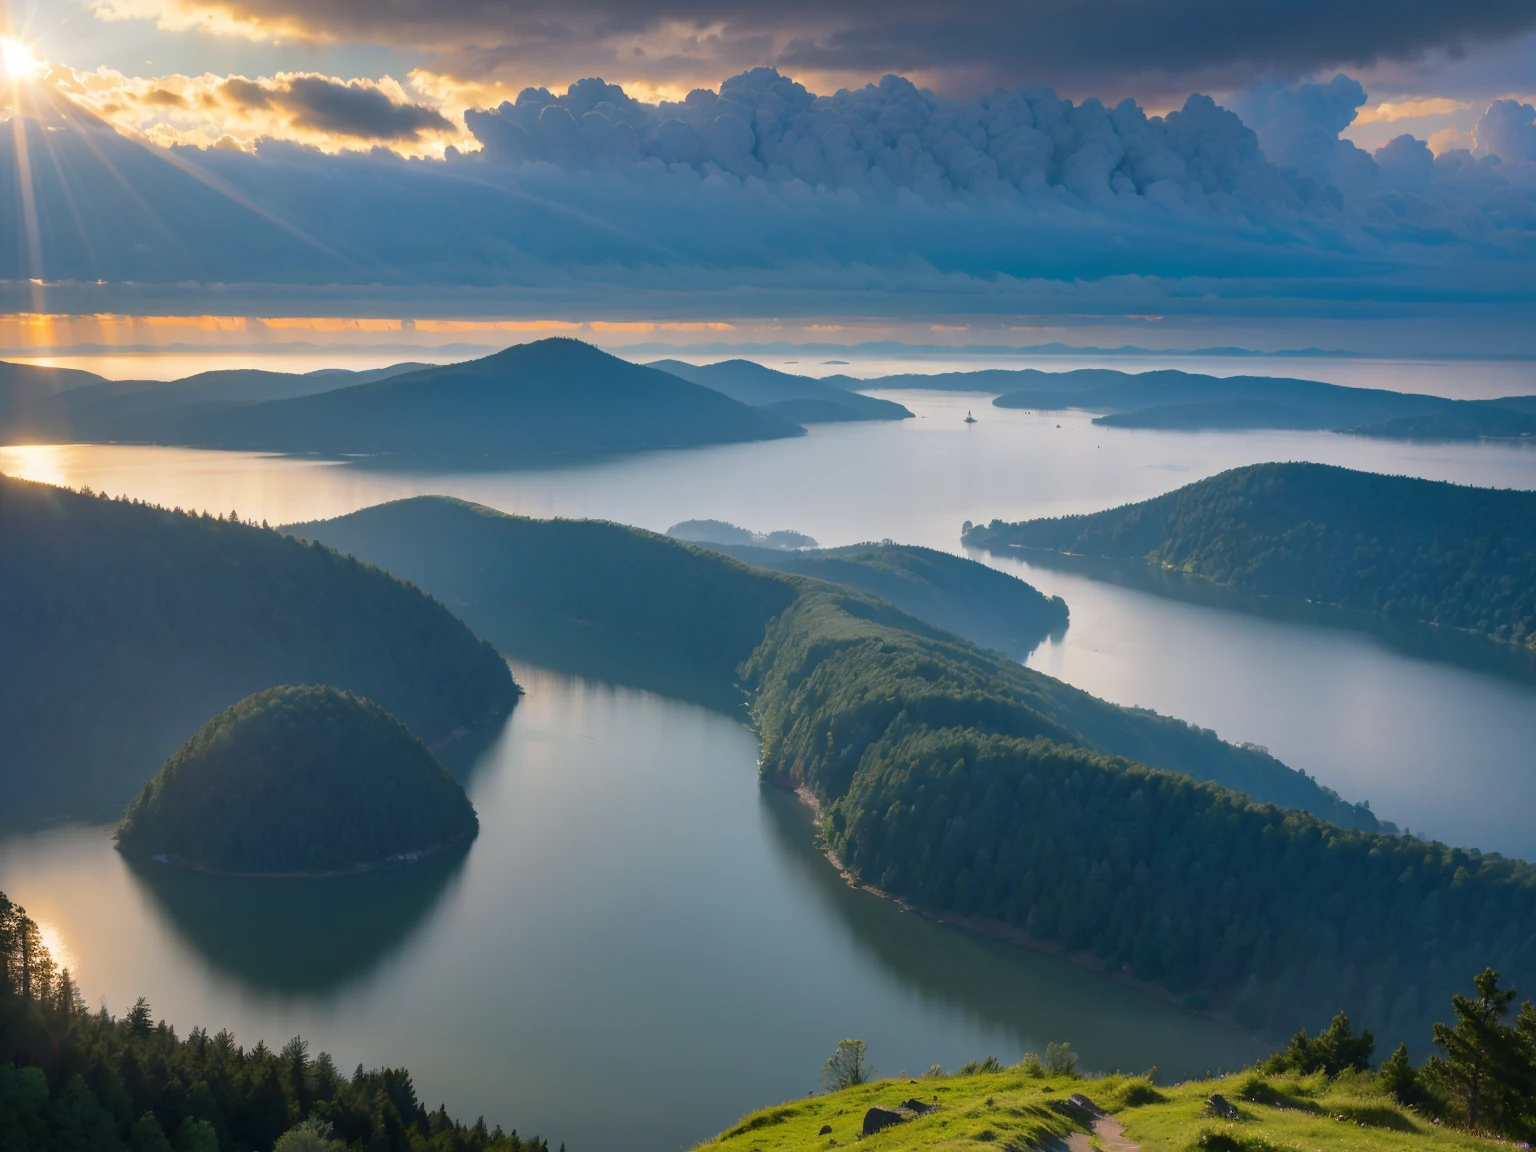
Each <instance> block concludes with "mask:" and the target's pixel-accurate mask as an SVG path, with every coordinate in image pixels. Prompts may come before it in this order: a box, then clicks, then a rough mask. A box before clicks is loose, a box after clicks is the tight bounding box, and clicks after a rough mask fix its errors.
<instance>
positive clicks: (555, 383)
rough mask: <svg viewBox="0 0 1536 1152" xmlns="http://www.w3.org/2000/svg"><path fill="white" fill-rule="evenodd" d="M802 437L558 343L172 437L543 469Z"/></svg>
mask: <svg viewBox="0 0 1536 1152" xmlns="http://www.w3.org/2000/svg"><path fill="white" fill-rule="evenodd" d="M800 435H804V432H803V430H802V429H801V428H800V427H799V426H798V425H796V424H793V423H791V422H790V421H788V420H785V419H783V418H781V417H779V416H775V415H773V414H772V413H769V412H765V411H762V410H761V409H758V408H752V407H749V406H748V405H745V404H741V403H738V402H737V401H735V400H732V399H731V398H730V397H728V396H723V395H721V394H720V393H719V392H716V391H714V390H713V389H710V388H704V387H701V386H699V385H697V384H691V383H689V382H688V381H686V380H682V379H680V378H678V377H676V376H673V375H672V374H671V373H669V372H662V371H659V370H658V369H655V368H646V367H642V366H641V365H638V364H631V363H629V362H628V361H627V360H621V359H619V358H618V357H617V356H610V355H609V354H608V353H606V352H603V351H600V350H599V349H597V348H594V347H592V346H591V345H590V344H583V343H581V342H580V341H578V340H570V339H565V338H554V339H549V340H539V341H536V342H534V343H531V344H519V345H514V346H513V347H511V348H508V349H506V350H505V351H502V352H498V353H496V354H495V355H493V356H486V357H484V358H482V359H479V360H470V361H467V362H465V363H462V364H449V365H444V366H442V367H434V368H426V369H422V370H420V371H416V372H408V373H405V374H404V375H401V376H393V377H390V378H388V379H384V380H376V381H374V382H372V383H368V384H359V385H355V386H353V387H350V388H339V389H335V390H333V391H327V392H321V393H319V394H317V395H311V396H300V397H296V398H293V399H289V400H276V401H271V402H268V403H265V404H256V405H251V406H247V407H241V408H238V409H229V410H224V411H218V412H211V413H207V414H204V415H197V416H192V417H190V418H188V419H187V420H185V421H181V422H179V423H178V424H177V425H176V427H175V428H174V429H172V430H171V435H170V439H171V441H172V442H174V443H181V444H189V445H194V446H197V447H205V448H227V449H244V450H255V451H275V452H309V453H317V454H320V455H329V456H342V455H359V456H363V455H366V456H389V457H403V458H435V459H438V460H445V461H446V460H453V461H461V462H462V461H467V460H475V461H487V462H494V463H498V464H512V465H540V464H554V463H559V462H562V461H570V460H581V459H590V458H594V457H601V456H611V455H616V454H620V453H626V452H640V451H646V450H652V449H660V448H689V447H696V446H699V445H704V444H728V443H739V442H743V441H750V440H774V439H779V438H781V437H785V436H800Z"/></svg>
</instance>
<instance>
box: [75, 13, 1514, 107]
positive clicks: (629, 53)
mask: <svg viewBox="0 0 1536 1152" xmlns="http://www.w3.org/2000/svg"><path fill="white" fill-rule="evenodd" d="M95 11H96V13H97V14H98V15H99V16H102V17H104V18H107V19H151V20H154V21H155V22H156V23H157V24H159V26H161V27H162V28H167V29H178V30H185V29H198V30H202V31H209V32H214V33H221V34H227V35H242V36H248V37H250V38H253V39H261V40H266V39H271V38H273V37H282V38H307V39H310V40H316V41H339V42H356V43H384V44H389V45H394V46H399V47H408V48H416V49H425V50H433V51H436V52H437V53H438V54H439V60H438V66H437V67H436V70H438V71H451V72H454V73H455V74H457V75H462V76H486V75H491V74H498V73H499V74H502V75H507V74H513V73H515V74H516V75H518V76H519V77H522V78H523V79H524V80H525V81H529V80H531V81H533V82H537V83H551V82H554V81H555V80H556V79H557V78H558V77H559V76H560V75H562V74H563V75H567V76H568V75H570V74H571V73H572V72H573V71H576V72H587V73H589V74H590V73H593V72H602V73H604V74H606V75H608V76H609V77H610V78H612V79H615V80H621V81H625V82H643V83H646V84H649V85H651V86H653V87H666V86H668V85H670V86H671V87H673V88H674V89H675V88H676V87H677V85H678V84H679V83H684V84H685V85H686V82H688V81H691V80H696V79H697V78H698V77H700V76H701V75H704V74H706V73H707V71H708V70H709V69H722V68H741V67H748V66H752V65H775V66H779V67H784V68H791V69H794V70H796V71H797V72H798V73H800V74H801V75H807V76H812V77H817V78H832V77H837V78H841V79H845V80H847V79H853V78H864V77H869V76H875V75H879V74H881V73H883V72H886V71H902V72H908V73H913V74H917V75H920V76H921V77H922V78H924V79H927V80H930V81H933V82H936V83H939V84H940V87H941V88H943V89H945V90H953V89H954V87H955V85H958V84H974V85H978V86H981V85H991V84H994V83H1000V84H1006V85H1013V84H1017V83H1019V82H1020V81H1022V80H1025V79H1030V80H1039V81H1042V82H1046V83H1053V84H1057V85H1067V86H1071V87H1074V88H1078V89H1081V88H1082V87H1083V86H1084V85H1088V84H1093V83H1104V82H1110V83H1119V82H1123V81H1124V80H1126V78H1128V77H1141V78H1143V81H1144V82H1146V83H1166V84H1167V85H1168V86H1169V87H1168V90H1171V89H1172V87H1176V86H1178V85H1188V84H1192V83H1199V84H1201V85H1204V86H1212V87H1218V88H1233V87H1237V86H1240V85H1241V84H1242V83H1245V82H1247V81H1248V80H1249V79H1251V78H1252V77H1253V76H1254V75H1255V74H1256V73H1257V74H1275V75H1280V76H1297V75H1306V74H1310V73H1312V72H1315V71H1317V70H1319V69H1322V68H1328V67H1332V66H1338V65H1350V66H1353V67H1362V66H1366V65H1369V64H1372V63H1375V62H1378V61H1412V60H1415V59H1419V58H1421V57H1422V56H1423V55H1424V54H1425V53H1427V52H1433V51H1437V50H1449V51H1451V52H1453V53H1455V52H1460V51H1462V50H1463V49H1465V48H1468V47H1470V46H1476V45H1480V44H1487V43H1489V42H1491V41H1495V40H1498V39H1501V38H1504V39H1507V38H1508V37H1510V36H1513V35H1515V34H1518V33H1520V32H1522V31H1524V30H1528V29H1531V28H1533V27H1536V9H1533V8H1532V6H1531V5H1530V3H1529V2H1528V0H1481V2H1480V3H1477V4H1447V3H1445V2H1444V0H1393V2H1390V3H1389V2H1388V0H1361V2H1359V3H1356V4H1351V5H1346V6H1342V7H1341V6H1340V5H1338V4H1336V3H1332V2H1331V0H1250V2H1248V3H1230V2H1223V3H1215V2H1212V0H1080V2H1077V3H1073V4H1062V3H1059V2H1058V0H1024V2H1020V0H974V2H972V3H969V4H964V5H948V6H938V5H934V4H932V3H931V0H879V2H878V3H876V2H874V0H854V2H850V3H844V4H838V5H828V4H825V3H822V2H821V0H779V2H778V3H775V4H771V5H764V4H761V3H757V2H755V0H752V2H748V0H520V2H519V3H517V4H515V5H511V4H486V3H484V2H483V0H431V2H430V3H428V2H426V0H399V2H396V3H390V4H385V5H380V4H377V3H374V2H372V0H331V2H328V3H326V4H323V5H316V4H311V3H307V2H305V0H101V2H100V3H98V4H97V5H96V7H95ZM713 74H714V75H719V74H720V72H719V71H714V72H713ZM1184 91H1188V87H1185V88H1184Z"/></svg>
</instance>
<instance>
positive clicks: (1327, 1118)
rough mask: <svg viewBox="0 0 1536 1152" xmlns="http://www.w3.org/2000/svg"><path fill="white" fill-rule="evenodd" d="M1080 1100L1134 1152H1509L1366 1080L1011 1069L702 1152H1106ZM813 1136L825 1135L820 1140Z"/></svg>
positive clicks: (912, 1088) (874, 1096)
mask: <svg viewBox="0 0 1536 1152" xmlns="http://www.w3.org/2000/svg"><path fill="white" fill-rule="evenodd" d="M1075 1093H1080V1094H1081V1095H1083V1096H1086V1097H1087V1098H1088V1099H1090V1100H1092V1101H1093V1102H1094V1104H1096V1105H1097V1106H1098V1107H1099V1108H1101V1109H1103V1110H1104V1111H1105V1112H1108V1113H1110V1114H1111V1115H1112V1116H1113V1118H1114V1119H1116V1120H1118V1121H1119V1122H1120V1123H1122V1124H1124V1125H1125V1137H1124V1138H1125V1139H1126V1140H1129V1141H1132V1142H1133V1143H1135V1144H1138V1145H1140V1147H1141V1149H1142V1152H1315V1150H1318V1149H1339V1150H1340V1152H1398V1150H1401V1149H1410V1148H1411V1149H1419V1150H1424V1152H1430V1150H1434V1152H1459V1150H1468V1152H1470V1150H1472V1149H1478V1150H1492V1149H1496V1148H1497V1149H1508V1148H1509V1147H1511V1145H1509V1144H1506V1143H1501V1142H1499V1141H1495V1140H1487V1139H1481V1138H1478V1137H1474V1136H1470V1135H1468V1134H1466V1133H1463V1132H1460V1131H1458V1130H1455V1129H1451V1128H1444V1127H1441V1126H1439V1125H1436V1124H1433V1123H1431V1122H1430V1121H1428V1120H1426V1119H1424V1118H1422V1117H1420V1116H1418V1115H1417V1114H1416V1113H1414V1112H1413V1111H1411V1110H1410V1109H1406V1108H1403V1107H1400V1106H1399V1105H1398V1104H1397V1103H1396V1102H1395V1101H1393V1100H1392V1099H1391V1098H1389V1097H1387V1096H1386V1095H1384V1094H1383V1093H1382V1092H1380V1090H1378V1089H1377V1088H1376V1084H1375V1078H1374V1077H1371V1076H1361V1077H1354V1076H1350V1075H1348V1074H1346V1075H1344V1076H1341V1077H1339V1078H1338V1079H1337V1080H1335V1081H1333V1082H1332V1083H1329V1082H1327V1081H1326V1080H1325V1079H1324V1078H1323V1077H1322V1076H1321V1074H1319V1075H1316V1076H1308V1077H1303V1078H1296V1077H1291V1076H1267V1077H1266V1076H1260V1075H1256V1074H1255V1073H1252V1072H1243V1073H1239V1074H1237V1075H1235V1076H1227V1077H1222V1078H1220V1079H1215V1080H1196V1081H1190V1082H1188V1083H1185V1084H1178V1085H1174V1086H1172V1087H1162V1086H1157V1087H1154V1086H1153V1085H1152V1084H1151V1083H1149V1082H1148V1081H1147V1080H1146V1079H1144V1078H1141V1077H1124V1076H1108V1077H1104V1078H1102V1079H1097V1080H1075V1079H1069V1078H1066V1077H1047V1078H1043V1079H1037V1078H1035V1077H1032V1076H1030V1075H1028V1074H1027V1073H1026V1072H1024V1071H1023V1070H1022V1069H1020V1068H1011V1069H1005V1070H1004V1071H1002V1072H995V1073H987V1074H982V1075H976V1076H950V1077H944V1078H942V1079H926V1078H924V1079H918V1080H912V1079H898V1080H880V1081H876V1082H875V1083H873V1084H866V1085H862V1086H861V1087H858V1088H849V1089H847V1090H845V1091H842V1092H835V1093H831V1094H829V1095H825V1096H811V1097H807V1098H806V1099H803V1100H794V1101H789V1102H787V1103H784V1104H781V1105H778V1106H776V1107H773V1108H765V1109H763V1110H762V1111H760V1112H753V1113H752V1114H751V1115H748V1116H744V1117H742V1119H741V1121H740V1122H739V1123H737V1124H736V1125H735V1126H733V1127H732V1128H730V1129H728V1130H727V1131H725V1132H722V1133H720V1135H718V1136H716V1137H715V1138H714V1139H713V1140H711V1141H708V1142H706V1144H705V1145H701V1147H708V1148H710V1149H721V1150H722V1152H723V1150H730V1152H793V1150H796V1149H824V1148H843V1147H847V1146H849V1145H852V1144H858V1145H859V1146H860V1148H861V1149H867V1150H868V1152H907V1150H915V1149H961V1148H967V1149H969V1148H974V1149H983V1148H987V1149H992V1150H994V1152H1003V1150H1005V1149H1012V1150H1016V1152H1024V1150H1025V1149H1041V1148H1045V1147H1046V1146H1048V1145H1050V1144H1052V1143H1053V1142H1054V1141H1061V1143H1060V1144H1057V1145H1056V1147H1058V1148H1062V1149H1063V1152H1065V1148H1064V1147H1063V1145H1065V1144H1066V1142H1067V1141H1068V1140H1069V1139H1071V1138H1072V1137H1073V1136H1074V1135H1076V1136H1077V1139H1072V1140H1071V1143H1072V1145H1074V1146H1076V1148H1078V1149H1083V1150H1086V1149H1087V1148H1089V1147H1092V1148H1095V1149H1101V1148H1105V1147H1110V1146H1112V1145H1106V1144H1105V1143H1104V1142H1103V1141H1101V1140H1100V1139H1099V1138H1098V1137H1095V1136H1092V1135H1091V1134H1090V1133H1091V1118H1090V1117H1089V1116H1087V1115H1086V1114H1084V1113H1082V1112H1080V1111H1078V1110H1077V1109H1075V1108H1073V1107H1072V1106H1071V1105H1070V1104H1068V1103H1067V1100H1068V1097H1070V1096H1072V1095H1073V1094H1075ZM1214 1093H1219V1094H1220V1095H1222V1096H1224V1097H1225V1098H1226V1099H1227V1101H1228V1103H1229V1104H1231V1105H1233V1106H1235V1107H1236V1108H1237V1110H1238V1114H1239V1118H1238V1119H1236V1120H1226V1119H1220V1118H1217V1117H1215V1116H1213V1115H1212V1114H1211V1113H1210V1111H1209V1110H1208V1109H1207V1106H1206V1101H1207V1100H1208V1099H1209V1098H1210V1097H1211V1095H1212V1094H1214ZM913 1097H916V1098H917V1099H918V1100H920V1101H922V1102H923V1103H925V1104H937V1105H938V1108H937V1109H936V1110H935V1111H933V1112H931V1113H929V1114H927V1115H925V1116H921V1117H918V1118H917V1119H914V1120H911V1121H908V1122H907V1123H904V1124H898V1125H896V1126H894V1127H891V1128H887V1129H885V1130H884V1131H881V1132H877V1133H875V1134H873V1135H871V1136H869V1137H863V1136H861V1135H860V1133H861V1131H862V1127H863V1121H864V1113H865V1112H866V1111H867V1110H868V1109H869V1108H871V1107H873V1106H875V1105H880V1106H883V1107H887V1108H894V1107H896V1106H897V1105H899V1104H901V1103H902V1102H904V1101H906V1100H909V1099H911V1098H913ZM823 1125H830V1126H831V1129H832V1131H831V1133H830V1135H822V1134H821V1128H822V1126H823Z"/></svg>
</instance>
